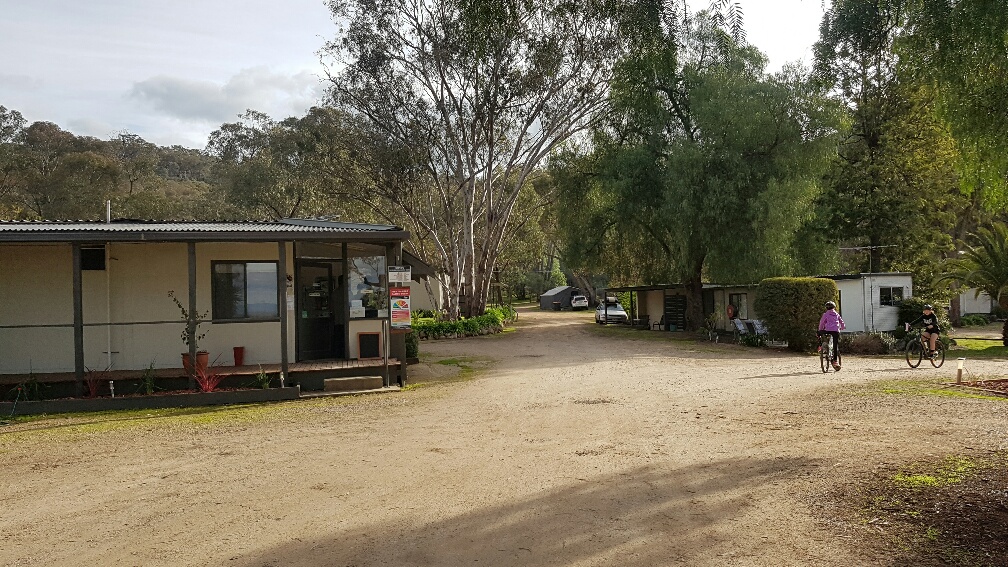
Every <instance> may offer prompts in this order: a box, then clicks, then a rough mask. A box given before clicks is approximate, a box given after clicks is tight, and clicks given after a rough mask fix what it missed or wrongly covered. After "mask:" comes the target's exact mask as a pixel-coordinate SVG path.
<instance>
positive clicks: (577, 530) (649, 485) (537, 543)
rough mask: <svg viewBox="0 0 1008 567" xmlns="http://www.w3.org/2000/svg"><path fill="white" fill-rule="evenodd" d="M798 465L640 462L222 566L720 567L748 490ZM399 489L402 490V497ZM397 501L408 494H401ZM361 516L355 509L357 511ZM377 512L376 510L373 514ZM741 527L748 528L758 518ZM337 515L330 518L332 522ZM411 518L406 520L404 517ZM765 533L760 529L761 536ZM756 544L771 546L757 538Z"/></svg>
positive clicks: (737, 545) (739, 549)
mask: <svg viewBox="0 0 1008 567" xmlns="http://www.w3.org/2000/svg"><path fill="white" fill-rule="evenodd" d="M811 464H812V463H811V462H810V461H808V460H805V459H784V458H778V459H731V460H722V461H715V462H712V463H710V464H705V465H696V466H688V467H683V468H678V469H673V468H671V467H663V466H654V465H648V466H643V467H638V468H634V469H629V470H626V471H622V472H619V473H614V474H609V475H605V476H601V477H595V478H592V479H590V480H587V479H572V480H571V481H570V482H569V483H568V484H566V485H565V486H563V487H562V488H558V489H553V490H549V491H545V492H543V493H541V494H538V495H535V496H533V497H521V498H518V497H515V498H514V500H513V501H512V502H509V503H505V504H497V505H490V506H482V505H480V504H478V503H472V510H471V511H468V512H464V513H461V514H457V515H454V516H452V517H449V518H446V519H443V520H439V521H434V522H430V523H422V522H417V523H415V524H414V525H402V524H397V523H388V522H386V523H378V524H372V525H366V526H363V527H358V528H355V529H351V530H349V531H340V530H334V531H332V532H331V533H329V534H328V535H326V536H325V537H323V538H321V539H311V540H307V539H306V540H303V541H291V542H288V543H285V544H282V545H279V546H276V547H274V548H272V549H266V550H260V551H258V552H255V553H250V554H249V555H246V556H244V557H238V558H233V561H232V562H231V564H232V565H256V566H263V565H303V566H313V565H463V564H466V565H474V564H480V565H495V566H496V565H570V564H593V565H594V564H616V563H618V564H620V565H625V566H641V567H643V566H651V565H668V564H699V563H703V564H720V563H723V562H724V560H719V559H718V556H719V555H721V554H725V553H726V552H729V551H731V552H732V553H733V554H735V556H736V557H738V556H739V555H741V556H744V555H746V549H745V547H746V542H740V541H734V540H731V539H729V538H728V536H727V535H725V532H727V530H728V529H729V527H731V528H736V529H737V526H738V524H732V523H733V522H737V521H740V518H741V517H742V516H743V515H744V514H746V513H747V511H748V508H750V507H751V506H753V505H755V504H756V503H755V502H754V492H755V491H757V490H760V489H761V487H765V485H767V484H768V483H771V482H774V481H776V480H780V479H783V478H786V477H789V476H791V475H792V474H795V473H796V472H797V471H799V470H801V468H802V467H804V466H809V465H811ZM408 490H409V489H407V490H406V492H408ZM404 500H409V496H408V495H406V494H404ZM363 513H366V512H364V511H362V514H363ZM377 513H378V514H379V515H383V512H382V511H378V512H377ZM753 513H754V514H756V516H750V517H749V518H747V519H746V520H745V521H749V522H754V523H758V522H759V521H760V518H763V517H765V516H760V515H759V514H758V513H757V512H756V511H753ZM347 520H348V519H347V518H332V524H334V525H335V524H338V523H340V522H346V521H347ZM408 521H413V520H408ZM763 533H765V532H763ZM753 540H755V541H756V542H761V541H762V543H759V544H756V545H773V544H770V543H767V542H766V540H761V539H760V537H759V535H758V534H754V535H753Z"/></svg>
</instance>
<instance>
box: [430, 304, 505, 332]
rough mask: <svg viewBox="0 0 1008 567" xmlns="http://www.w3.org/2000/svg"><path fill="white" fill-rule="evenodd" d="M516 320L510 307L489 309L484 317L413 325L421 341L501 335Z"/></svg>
mask: <svg viewBox="0 0 1008 567" xmlns="http://www.w3.org/2000/svg"><path fill="white" fill-rule="evenodd" d="M514 319H515V310H514V309H513V308H512V307H510V306H501V307H490V308H487V310H486V312H485V313H483V315H479V316H477V317H470V318H468V319H459V320H458V321H421V322H418V323H416V324H414V325H413V331H414V332H415V333H416V334H417V338H419V339H441V338H444V337H472V336H476V335H486V334H490V333H499V332H501V331H502V330H503V329H504V325H506V324H508V323H511V322H512V321H514Z"/></svg>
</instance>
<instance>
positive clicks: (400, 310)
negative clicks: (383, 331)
mask: <svg viewBox="0 0 1008 567" xmlns="http://www.w3.org/2000/svg"><path fill="white" fill-rule="evenodd" d="M409 292H410V288H408V287H393V288H391V289H390V290H389V297H390V298H391V299H392V328H393V329H409V328H410V297H409V295H410V293H409Z"/></svg>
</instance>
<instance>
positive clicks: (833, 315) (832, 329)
mask: <svg viewBox="0 0 1008 567" xmlns="http://www.w3.org/2000/svg"><path fill="white" fill-rule="evenodd" d="M846 328H847V325H846V324H845V323H844V320H843V317H841V316H840V314H839V313H837V310H836V303H833V302H832V301H827V302H826V312H825V313H823V314H822V317H821V318H820V319H819V332H818V333H816V335H817V336H819V337H822V336H823V335H829V336H830V338H831V339H832V340H833V355H832V356H831V357H830V362H831V363H832V364H833V369H834V370H840V365H839V364H837V355H838V354H839V353H840V331H842V330H844V329H846Z"/></svg>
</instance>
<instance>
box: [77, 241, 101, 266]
mask: <svg viewBox="0 0 1008 567" xmlns="http://www.w3.org/2000/svg"><path fill="white" fill-rule="evenodd" d="M80 259H81V270H99V271H100V270H104V269H105V247H104V246H86V247H82V248H81V257H80Z"/></svg>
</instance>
